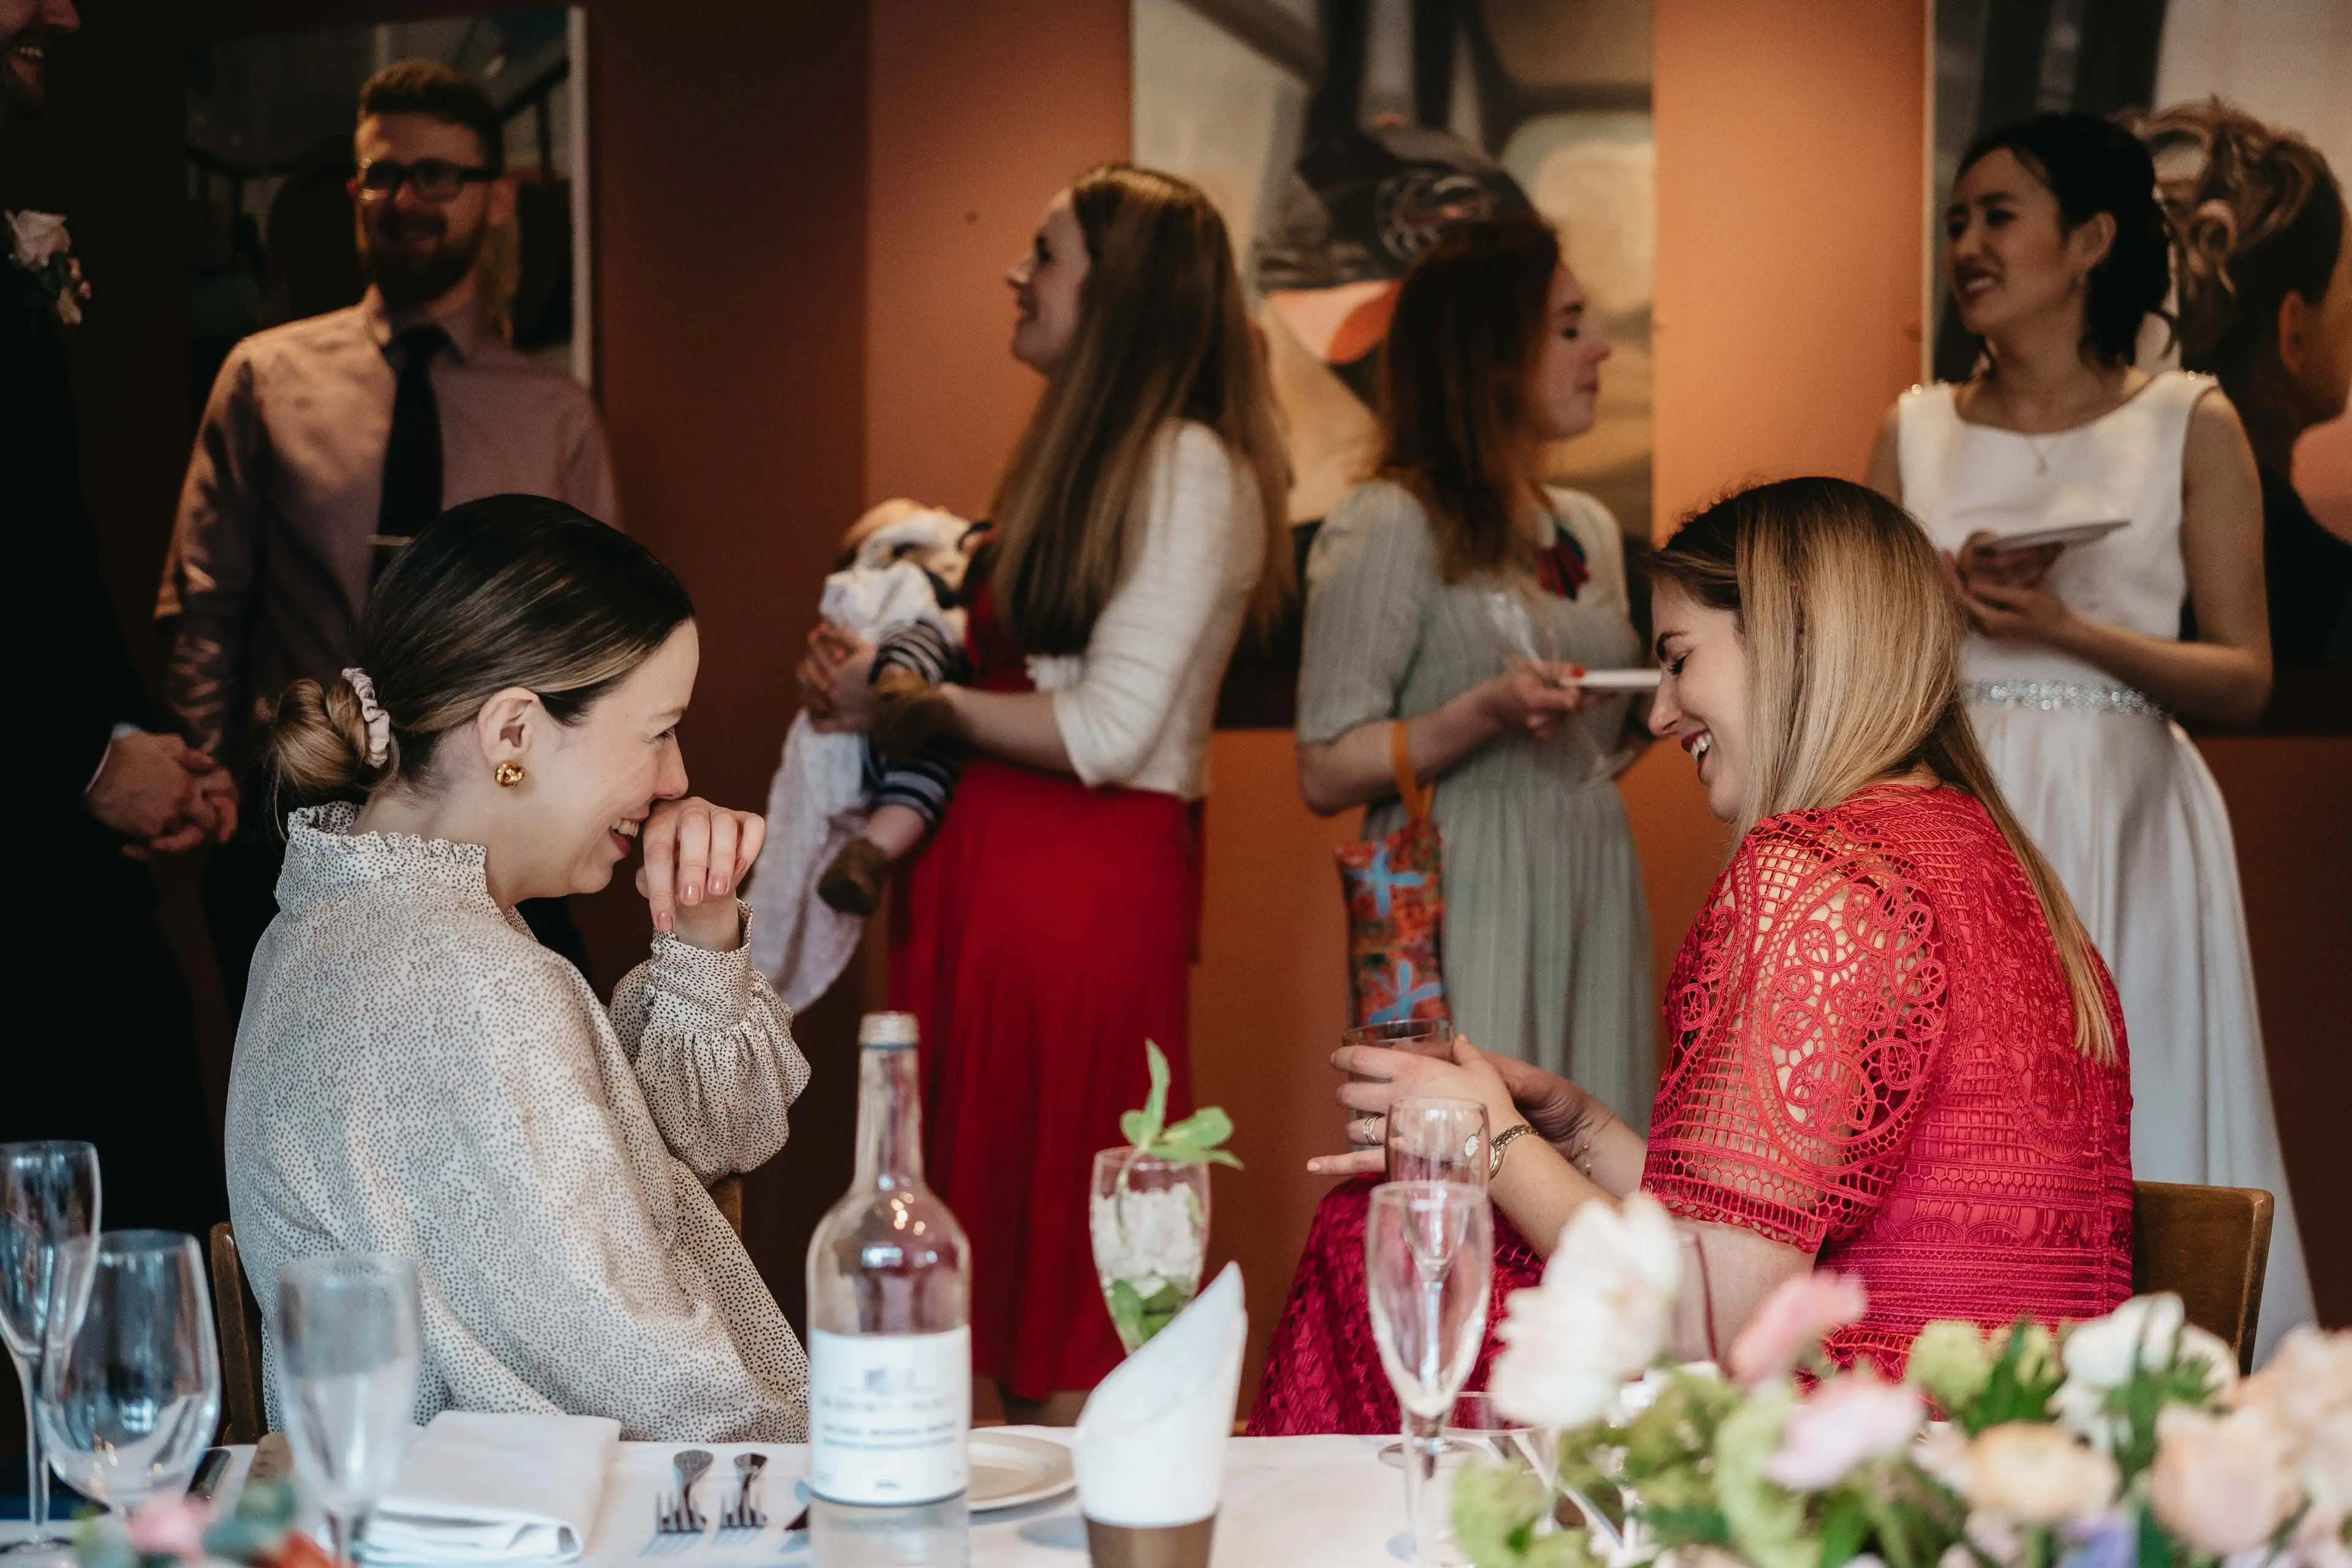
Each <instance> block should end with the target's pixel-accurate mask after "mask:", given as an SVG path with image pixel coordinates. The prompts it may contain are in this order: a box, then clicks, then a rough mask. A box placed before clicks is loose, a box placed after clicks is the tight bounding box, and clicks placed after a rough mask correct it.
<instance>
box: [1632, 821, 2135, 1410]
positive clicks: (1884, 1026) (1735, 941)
mask: <svg viewBox="0 0 2352 1568" xmlns="http://www.w3.org/2000/svg"><path fill="white" fill-rule="evenodd" d="M2101 978H2102V980H2103V981H2104V979H2105V971H2104V970H2102V971H2101ZM2107 990H2108V1012H2109V1016H2110V1018H2111V1019H2112V1021H2113V1024H2114V1027H2115V1032H2116V1047H2117V1050H2116V1056H2117V1059H2116V1061H2115V1062H2114V1063H2112V1064H2107V1065H2101V1064H2098V1063H2095V1062H2091V1061H2088V1060H2086V1059H2084V1058H2083V1056H2082V1055H2081V1054H2080V1053H2079V1052H2078V1051H2077V1050H2076V1049H2075V1047H2074V1012H2073V1007H2072V1005H2071V1002H2070V1000H2069V997H2068V994H2067V990H2066V984H2065V978H2064V975H2063V972H2062V971H2061V970H2060V968H2059V966H2058V955H2057V952H2056V949H2055V948H2054V946H2053V944H2052V942H2051V939H2050V933H2049V928H2048V926H2047V924H2046V923H2045V922H2044V921H2043V920H2042V913H2041V910H2040V908H2039V906H2038V905H2037V903H2036V902H2035V900H2034V897H2033V890H2032V885H2031V884H2029V883H2028V882H2027V881H2026V879H2025V873H2024V870H2023V868H2021V867H2020V866H2019V864H2018V862H2017V858H2016V856H2014V855H2013V854H2011V851H2010V848H2009V846H2008V844H2007V843H2006V842H2005V841H2004V840H2003V839H2002V838H2001V837H2000V831H1999V829H1998V828H1996V827H1995V826H1993V822H1992V819H1991V817H1990V816H1989V815H1988V814H1987V813H1986V811H1985V809H1984V807H1983V806H1982V805H1979V803H1978V802H1976V801H1975V800H1972V799H1970V798H1969V797H1968V796H1966V795H1961V794H1959V793H1958V792H1957V791H1954V790H1948V789H1937V790H1916V789H1895V788H1882V789H1877V790H1872V791H1866V792H1864V794H1862V795H1857V796H1855V797H1854V798H1853V799H1851V800H1849V801H1846V802H1845V803H1844V804H1843V805H1839V806H1837V807H1836V808H1834V809H1832V810H1830V811H1822V812H1792V813H1790V814H1788V815H1785V816H1777V817H1772V818H1769V819H1768V820H1767V821H1765V822H1763V823H1760V824H1759V825H1758V826H1757V827H1756V828H1755V829H1754V830H1753V831H1752V832H1750V833H1749V834H1748V837H1747V838H1746V839H1744V840H1743V841H1742V842H1741V844H1740V847H1739V849H1738V854H1737V855H1736V856H1734V858H1733V859H1732V862H1731V864H1730V865H1729V866H1728V867H1727V868H1725V869H1724V872H1723V874H1722V876H1721V877H1720V878H1718V879H1717V882H1716V885H1715V889H1714V892H1713V894H1712V896H1711V897H1710V898H1709V900H1708V902H1707V906H1706V910H1704V912H1703V913H1702V914H1701V915H1700V917H1699V919H1698V921H1696V923H1695V924H1694V926H1693V927H1692V929H1691V932H1690V935H1689V937H1688V938H1687V939H1686V940H1685V942H1684V944H1683V951H1682V955H1681V958H1680V959H1679V961H1678V962H1677V963H1676V964H1675V973H1674V976H1673V979H1672V980H1671V982H1670V983H1669V984H1668V987H1667V992H1666V1028H1667V1036H1668V1039H1669V1042H1670V1047H1671V1058H1670V1060H1669V1063H1668V1066H1667V1069H1666V1075H1665V1078H1664V1080H1663V1081H1662V1082H1661V1083H1660V1085H1659V1088H1658V1099H1657V1104H1656V1107H1655V1109H1654V1111H1653V1113H1652V1121H1651V1133H1650V1147H1649V1159H1648V1163H1647V1166H1646V1168H1645V1170H1644V1172H1643V1178H1642V1184H1643V1187H1645V1188H1647V1189H1648V1190H1649V1191H1651V1192H1652V1193H1654V1194H1656V1195H1657V1196H1658V1198H1659V1199H1660V1200H1661V1201H1663V1202H1664V1204H1665V1205H1666V1206H1667V1207H1668V1208H1670V1209H1672V1210H1674V1211H1675V1213H1676V1214H1678V1215H1682V1216H1684V1217H1685V1218H1686V1219H1691V1220H1697V1221H1703V1222H1716V1223H1721V1224H1727V1225H1738V1226H1745V1227H1747V1228H1748V1229H1750V1230H1753V1231H1756V1232H1758V1233H1759V1234H1761V1235H1764V1236H1768V1237H1772V1238H1773V1239H1775V1240H1777V1241H1782V1242H1786V1243H1787V1244H1789V1245H1790V1246H1792V1247H1800V1248H1802V1249H1803V1250H1805V1251H1807V1252H1811V1253H1813V1254H1815V1255H1816V1258H1817V1262H1818V1266H1819V1267H1821V1268H1837V1269H1843V1270H1845V1271H1847V1272H1850V1273H1854V1274H1858V1275H1860V1276H1861V1277H1862V1279H1863V1281H1864V1285H1865V1287H1866V1288H1867V1289H1868V1291H1869V1295H1870V1311H1869V1315H1868V1316H1867V1317H1866V1318H1864V1320H1863V1321H1861V1322H1860V1323H1857V1324H1855V1325H1854V1326H1853V1327H1852V1328H1850V1329H1847V1330H1843V1331H1841V1332H1840V1333H1838V1334H1837V1335H1835V1336H1833V1337H1832V1340H1831V1342H1830V1343H1829V1345H1828V1347H1827V1348H1828V1349H1829V1350H1830V1352H1831V1353H1832V1356H1834V1357H1835V1358H1836V1359H1837V1360H1839V1361H1841V1362H1851V1361H1853V1360H1854V1359H1855V1358H1856V1357H1858V1356H1866V1357H1868V1358H1869V1359H1870V1360H1872V1361H1873V1362H1874V1363H1876V1364H1877V1365H1878V1366H1879V1368H1880V1369H1881V1370H1883V1371H1885V1372H1887V1373H1890V1374H1892V1373H1899V1372H1900V1370H1901V1368H1902V1365H1903V1362H1904V1360H1905V1358H1906V1356H1907V1355H1908V1354H1909V1352H1910V1346H1911V1341H1912V1340H1913V1339H1914V1338H1915V1337H1916V1335H1917V1333H1918V1331H1919V1330H1920V1329H1921V1328H1922V1327H1923V1326H1925V1325H1926V1324H1927V1322H1928V1321H1930V1320H1932V1319H1936V1318H1947V1317H1958V1318H1972V1319H1975V1320H1976V1321H1979V1322H1981V1323H1984V1324H1987V1325H1988V1326H1994V1325H2005V1324H2008V1323H2011V1322H2014V1321H2016V1320H2017V1319H2019V1318H2021V1317H2030V1318H2034V1319H2037V1320H2040V1321H2043V1322H2046V1323H2052V1324H2055V1323H2058V1322H2062V1321H2070V1320H2081V1319H2084V1318H2091V1317H2096V1316H2098V1315H2100V1314H2102V1313H2104V1312H2106V1311H2108V1310H2112V1309H2113V1308H2115V1307H2116V1305H2117V1304H2118V1303H2120V1302H2121V1301H2122V1300H2124V1299H2125V1298H2126V1296H2128V1295H2129V1294H2130V1293H2131V1205H2132V1177H2131V1078H2130V1070H2129V1066H2128V1058H2127V1057H2126V1054H2125V1051H2124V1048H2123V1047H2124V1038H2123V1018H2122V1016H2121V1013H2120V1011H2119V1010H2118V1009H2117V1008H2116V1005H2115V1002H2114V997H2113V992H2112V988H2107Z"/></svg>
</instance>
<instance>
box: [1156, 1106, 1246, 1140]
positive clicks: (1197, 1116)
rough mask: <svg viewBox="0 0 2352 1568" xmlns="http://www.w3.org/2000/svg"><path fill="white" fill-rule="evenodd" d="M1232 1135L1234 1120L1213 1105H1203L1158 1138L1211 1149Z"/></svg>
mask: <svg viewBox="0 0 2352 1568" xmlns="http://www.w3.org/2000/svg"><path fill="white" fill-rule="evenodd" d="M1233 1135H1234V1119H1233V1118H1232V1117H1230V1116H1227V1115H1226V1114H1225V1113H1224V1111H1223V1110H1220V1109H1219V1108H1218V1107H1216V1106H1213V1105H1204V1106H1202V1107H1201V1109H1200V1110H1196V1111H1194V1112H1192V1115H1190V1116H1188V1117H1186V1118H1184V1120H1183V1121H1179V1122H1178V1123H1177V1124H1176V1125H1175V1126H1173V1127H1171V1128H1170V1129H1169V1130H1168V1131H1166V1132H1164V1133H1162V1134H1161V1135H1160V1136H1161V1137H1162V1138H1163V1139H1165V1140H1166V1141H1167V1142H1171V1143H1190V1144H1192V1145H1193V1146H1194V1147H1196V1148H1201V1149H1213V1148H1214V1147H1216V1146H1217V1145H1218V1144H1220V1143H1222V1142H1224V1141H1225V1140H1226V1139H1228V1138H1230V1137H1232V1136H1233Z"/></svg>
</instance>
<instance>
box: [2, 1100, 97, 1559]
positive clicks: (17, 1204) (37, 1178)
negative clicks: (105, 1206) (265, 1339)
mask: <svg viewBox="0 0 2352 1568" xmlns="http://www.w3.org/2000/svg"><path fill="white" fill-rule="evenodd" d="M98 1210H99V1183H98V1151H97V1150H96V1149H95V1148H92V1147H91V1146H90V1145H89V1144H88V1143H0V1342H5V1343H6V1344H7V1347H8V1357H9V1359H10V1360H11V1361H13V1362H15V1363H16V1383H17V1385H18V1386H19V1387H21V1388H22V1389H23V1390H24V1391H25V1460H26V1502H27V1505H28V1508H29V1510H30V1512H29V1515H28V1517H29V1518H30V1520H31V1521H32V1529H31V1531H30V1532H29V1533H28V1535H27V1537H26V1539H25V1540H23V1541H20V1542H12V1543H11V1544H9V1545H7V1546H0V1553H5V1552H25V1551H38V1550H46V1549H47V1548H48V1547H49V1546H50V1545H52V1544H53V1543H54V1542H55V1540H56V1538H55V1537H53V1536H52V1535H51V1533H50V1531H49V1467H48V1463H47V1459H46V1458H43V1456H42V1453H41V1428H40V1423H39V1422H38V1421H37V1419H35V1417H34V1414H33V1408H34V1403H35V1401H36V1400H37V1399H38V1398H39V1396H40V1384H41V1359H42V1349H43V1345H44V1343H45V1342H46V1341H47V1335H48V1325H49V1319H50V1317H51V1315H52V1314H53V1313H54V1312H56V1311H58V1310H59V1309H62V1310H63V1313H64V1315H66V1316H68V1317H76V1316H77V1315H78V1314H79V1312H80V1310H81V1301H82V1297H81V1294H80V1292H81V1290H82V1289H83V1288H84V1287H85V1286H86V1285H87V1283H88V1281H87V1280H86V1279H78V1278H75V1277H74V1270H73V1269H72V1268H65V1269H63V1270H61V1269H60V1268H59V1265H60V1262H61V1261H64V1262H68V1263H70V1262H72V1261H74V1260H73V1259H71V1258H67V1259H61V1258H60V1251H61V1249H62V1247H63V1246H64V1244H65V1243H67V1242H68V1241H72V1240H75V1239H77V1238H80V1237H89V1236H90V1235H92V1234H94V1233H95V1232H96V1231H97V1229H98ZM82 1257H83V1260H86V1258H87V1255H86V1254H85V1255H82ZM77 1321H78V1318H77Z"/></svg>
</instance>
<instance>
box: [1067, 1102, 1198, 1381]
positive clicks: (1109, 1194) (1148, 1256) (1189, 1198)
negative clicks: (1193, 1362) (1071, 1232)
mask: <svg viewBox="0 0 2352 1568" xmlns="http://www.w3.org/2000/svg"><path fill="white" fill-rule="evenodd" d="M1087 1221H1088V1226H1089V1229H1090V1231H1091V1232H1092V1235H1093V1237H1094V1244H1095V1278H1096V1279H1097V1280H1098V1281H1100V1282H1101V1285H1102V1292H1103V1301H1104V1303H1105V1304H1106V1305H1107V1306H1108V1307H1109V1308H1110V1321H1111V1322H1112V1323H1113V1324H1114V1325H1115V1326H1116V1327H1117V1328H1118V1342H1119V1343H1121V1344H1122V1345H1125V1346H1126V1347H1127V1348H1128V1350H1129V1351H1130V1352H1132V1351H1134V1350H1135V1349H1136V1348H1137V1347H1138V1346H1139V1345H1141V1344H1142V1343H1143V1342H1145V1341H1146V1340H1149V1339H1150V1337H1151V1336H1152V1335H1154V1334H1156V1333H1158V1332H1159V1331H1160V1330H1162V1329H1164V1328H1166V1327H1167V1326H1168V1324H1169V1323H1170V1321H1171V1320H1173V1319H1174V1318H1175V1316H1176V1314H1177V1313H1179V1312H1181V1311H1182V1310H1184V1308H1185V1306H1186V1304H1187V1303H1189V1302H1190V1301H1191V1300H1192V1298H1193V1297H1194V1296H1195V1295H1197V1294H1199V1293H1200V1289H1201V1264H1202V1259H1203V1258H1205V1257H1206V1256H1207V1253H1208V1247H1209V1167H1208V1166H1207V1165H1206V1164H1203V1163H1197V1162H1196V1163H1191V1164H1186V1163H1180V1162H1178V1161H1174V1160H1160V1159H1155V1158H1150V1157H1143V1158H1138V1157H1137V1156H1136V1153H1135V1151H1134V1150H1132V1149H1105V1150H1103V1151H1102V1152H1100V1153H1098V1154H1097V1155H1096V1156H1095V1173H1094V1188H1093V1193H1092V1196H1091V1198H1090V1200H1089V1202H1088V1205H1087Z"/></svg>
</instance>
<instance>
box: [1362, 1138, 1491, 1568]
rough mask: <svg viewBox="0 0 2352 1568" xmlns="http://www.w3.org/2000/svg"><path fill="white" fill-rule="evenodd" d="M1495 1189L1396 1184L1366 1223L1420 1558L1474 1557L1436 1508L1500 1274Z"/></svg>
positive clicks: (1376, 1330)
mask: <svg viewBox="0 0 2352 1568" xmlns="http://www.w3.org/2000/svg"><path fill="white" fill-rule="evenodd" d="M1494 1246H1495V1237H1494V1221H1493V1217H1492V1215H1491V1213H1490V1211H1489V1210H1488V1208H1487V1206H1486V1194H1485V1193H1484V1192H1482V1191H1481V1190H1479V1189H1478V1188H1476V1187H1474V1186H1470V1185H1467V1184H1464V1183H1459V1182H1388V1183H1384V1184H1381V1185H1380V1186H1377V1187H1374V1188H1373V1189H1372V1199H1371V1209H1370V1213H1369V1214H1368V1215H1366V1216H1365V1222H1364V1281H1365V1287H1366V1290H1367V1293H1368V1295H1369V1297H1370V1307H1371V1316H1372V1339H1373V1342H1375V1343H1376V1344H1377V1345H1378V1346H1379V1347H1380V1352H1381V1367H1382V1369H1383V1370H1385V1371H1386V1372H1387V1373H1388V1374H1389V1382H1390V1384H1391V1385H1392V1386H1393V1387H1394V1388H1395V1389H1396V1395H1397V1404H1398V1405H1400V1406H1401V1407H1402V1410H1403V1413H1404V1439H1405V1453H1404V1458H1405V1466H1404V1497H1405V1517H1406V1520H1407V1521H1408V1523H1409V1524H1410V1526H1411V1529H1412V1540H1413V1558H1414V1561H1415V1562H1417V1563H1461V1562H1463V1561H1465V1559H1464V1558H1463V1557H1462V1555H1461V1553H1460V1551H1459V1549H1458V1548H1457V1547H1456V1546H1455V1544H1454V1539H1453V1532H1452V1531H1450V1530H1448V1529H1447V1528H1446V1525H1445V1521H1444V1518H1443V1517H1441V1516H1440V1515H1438V1514H1437V1513H1436V1512H1435V1510H1433V1509H1432V1508H1431V1507H1430V1502H1431V1499H1430V1497H1429V1492H1430V1489H1431V1482H1432V1481H1433V1479H1435V1476H1436V1472H1437V1466H1438V1463H1439V1461H1440V1460H1441V1458H1444V1454H1445V1444H1444V1437H1443V1436H1442V1433H1443V1429H1444V1422H1445V1417H1446V1415H1448V1414H1449V1413H1451V1412H1452V1410H1453V1408H1454V1397H1455V1396H1456V1395H1457V1394H1460V1393H1461V1392H1462V1384H1464V1382H1465V1381H1466V1380H1467V1379H1468V1378H1469V1375H1470V1369H1471V1368H1472V1367H1473V1366H1474V1365H1475V1364H1476V1363H1477V1360H1478V1347H1479V1344H1480V1343H1481V1342H1483V1341H1484V1340H1485V1338H1486V1303H1487V1296H1488V1294H1489V1292H1490V1290H1491V1289H1492V1287H1493V1282H1494V1267H1495V1258H1494Z"/></svg>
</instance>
